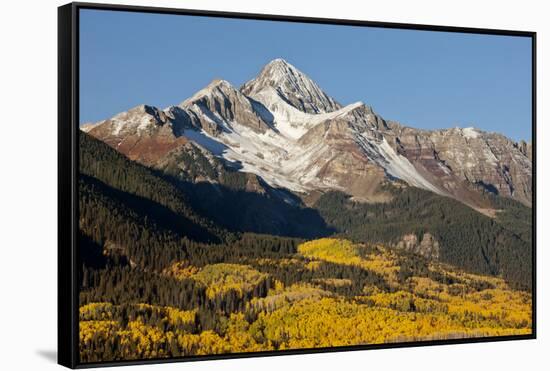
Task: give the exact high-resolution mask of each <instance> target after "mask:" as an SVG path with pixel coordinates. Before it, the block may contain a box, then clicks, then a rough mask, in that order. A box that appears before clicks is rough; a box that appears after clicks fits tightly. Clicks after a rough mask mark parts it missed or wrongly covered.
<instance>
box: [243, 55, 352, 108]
mask: <svg viewBox="0 0 550 371" xmlns="http://www.w3.org/2000/svg"><path fill="white" fill-rule="evenodd" d="M271 89H273V92H270V93H269V95H271V94H273V93H275V94H276V95H278V97H279V98H281V100H282V101H284V102H286V103H287V104H289V105H291V106H293V107H294V108H296V109H298V110H299V111H302V112H306V113H326V112H332V111H336V110H337V109H340V108H341V105H340V104H339V103H338V102H336V101H335V100H334V99H332V98H331V97H329V96H328V95H327V94H326V93H325V92H324V91H323V90H322V89H321V88H320V87H319V86H318V85H317V84H316V83H315V82H314V81H313V80H311V79H310V78H309V77H308V76H306V75H305V74H304V73H303V72H301V71H299V70H298V69H297V68H296V67H294V66H293V65H291V64H290V63H288V62H287V61H285V60H284V59H280V58H279V59H275V60H273V61H271V62H270V63H268V64H267V65H266V66H265V67H264V68H263V69H262V71H261V72H260V74H259V75H258V76H257V77H256V78H254V79H253V80H251V81H249V82H247V83H246V84H244V85H243V86H242V88H241V92H243V94H245V95H247V96H249V97H251V98H253V99H256V100H259V101H260V102H262V103H264V104H265V105H266V106H268V105H267V104H266V102H264V101H262V99H261V97H262V96H265V95H264V94H261V93H262V91H264V90H271ZM268 108H270V107H268Z"/></svg>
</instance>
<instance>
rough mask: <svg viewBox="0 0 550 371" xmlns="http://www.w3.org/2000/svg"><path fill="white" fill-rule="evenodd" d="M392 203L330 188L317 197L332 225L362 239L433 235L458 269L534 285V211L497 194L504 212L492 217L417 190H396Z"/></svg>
mask: <svg viewBox="0 0 550 371" xmlns="http://www.w3.org/2000/svg"><path fill="white" fill-rule="evenodd" d="M393 193H394V198H393V200H392V201H390V202H388V203H379V204H367V203H358V202H354V201H352V200H351V199H350V197H349V196H347V195H346V194H344V193H341V192H330V193H327V194H325V195H323V196H322V197H320V199H319V200H318V201H317V203H316V204H315V208H316V209H318V210H319V212H320V214H321V215H322V217H323V218H324V219H325V220H326V221H327V223H328V224H329V225H330V226H332V227H334V228H335V229H336V230H337V231H339V233H340V234H341V235H343V236H346V237H348V238H351V239H353V240H354V241H357V242H370V243H386V244H392V245H393V244H396V243H398V242H399V241H400V240H401V239H402V238H403V236H404V235H407V234H416V235H418V236H422V235H424V234H425V233H430V234H432V235H433V236H435V238H436V239H437V240H438V241H439V246H440V250H441V251H440V252H439V256H440V260H441V261H443V262H446V263H449V264H452V265H455V266H457V267H459V268H462V269H465V270H468V271H471V272H477V273H481V274H489V275H501V276H503V277H504V278H505V279H506V280H508V281H509V282H510V283H512V284H513V285H515V286H517V287H521V288H529V287H531V255H532V252H531V223H530V218H531V216H530V215H531V210H530V209H528V208H527V207H525V206H523V205H521V204H520V203H519V202H516V201H513V200H504V199H499V198H495V199H494V200H493V202H494V203H495V205H496V206H497V207H498V208H499V210H502V211H501V212H499V213H498V214H497V215H498V216H497V218H496V219H492V218H489V217H487V216H485V215H483V214H481V213H479V212H476V211H475V210H473V209H471V208H469V207H467V206H465V205H463V204H462V203H460V202H458V201H456V200H453V199H451V198H448V197H442V196H438V195H436V194H434V193H431V192H428V191H424V190H421V189H418V188H411V187H408V188H404V189H394V190H393Z"/></svg>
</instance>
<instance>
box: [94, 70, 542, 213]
mask: <svg viewBox="0 0 550 371" xmlns="http://www.w3.org/2000/svg"><path fill="white" fill-rule="evenodd" d="M83 130H84V131H86V132H87V133H89V134H90V135H92V136H94V137H96V138H98V139H100V140H102V141H104V142H106V143H108V144H109V145H111V146H112V147H114V148H116V149H118V150H119V151H120V152H122V153H124V154H126V155H127V156H128V157H129V158H131V159H134V160H136V161H139V162H142V163H144V164H146V165H148V166H153V167H154V166H155V164H157V163H158V162H159V161H162V159H164V158H166V156H167V155H168V154H169V153H170V151H173V150H176V148H178V147H181V146H183V145H185V143H186V142H187V141H192V142H194V143H196V144H197V145H198V146H200V147H201V148H203V149H204V150H207V151H209V152H211V153H212V154H213V155H214V156H216V157H218V158H221V159H223V160H224V161H226V163H227V164H228V166H230V167H233V168H234V169H235V170H238V171H241V172H250V173H253V174H256V175H257V176H259V177H261V178H262V179H264V180H265V181H266V182H267V183H268V184H270V185H271V186H274V187H282V188H286V189H289V190H291V191H293V192H296V193H298V194H308V193H310V192H316V191H321V192H324V191H327V190H337V191H344V192H346V193H348V194H350V195H352V196H354V197H356V198H357V199H359V200H364V201H367V202H379V201H384V200H387V198H388V195H387V194H386V193H385V192H384V190H383V185H384V184H386V183H395V182H398V183H400V182H401V183H404V184H406V185H409V186H414V187H419V188H423V189H426V190H429V191H432V192H434V193H437V194H440V195H445V196H448V197H452V198H455V199H457V200H460V201H462V202H463V203H465V204H467V205H469V206H471V207H473V208H476V209H478V210H481V211H482V210H484V209H486V208H487V207H488V204H487V202H486V200H485V198H484V197H483V194H484V193H486V192H489V193H493V194H497V195H501V196H504V197H508V198H512V199H516V200H518V201H520V202H522V203H523V204H525V205H527V206H530V205H531V196H530V194H531V187H532V185H531V183H532V175H531V169H532V163H531V158H530V157H531V155H530V153H531V152H530V151H531V150H530V146H529V145H528V144H527V143H526V144H522V143H516V142H514V141H512V140H510V139H508V138H506V137H505V136H503V135H501V134H495V133H487V132H484V131H481V130H479V129H475V128H463V129H460V128H451V129H442V130H422V129H415V128H411V127H407V126H404V125H401V124H399V123H396V122H394V121H386V120H385V119H384V118H382V117H381V116H380V115H378V114H376V113H375V112H374V110H373V109H372V108H371V107H370V106H367V105H365V104H364V103H362V102H356V103H353V104H350V105H347V106H342V105H340V104H339V103H337V102H336V101H335V100H334V99H332V98H330V97H329V96H328V95H327V94H326V93H325V92H324V91H323V90H322V89H321V88H320V87H319V86H318V85H317V84H316V83H315V82H314V81H313V80H311V79H310V78H309V77H307V75H305V74H304V73H302V72H301V71H299V70H298V69H297V68H296V67H294V66H292V65H291V64H289V63H288V62H287V61H285V60H283V59H276V60H274V61H272V62H270V63H268V64H267V65H266V66H264V68H262V70H261V71H260V74H259V75H258V76H257V77H256V78H254V79H252V80H250V81H248V82H247V83H245V84H243V86H242V87H241V88H240V89H237V88H235V87H233V86H232V85H231V84H230V83H229V82H227V81H226V80H221V79H216V80H213V81H212V82H211V83H209V84H208V85H207V86H206V87H205V88H203V89H201V90H199V91H198V92H197V93H196V94H194V95H193V96H191V97H190V98H187V99H185V100H184V101H183V102H182V103H181V104H180V105H177V106H170V107H168V108H166V109H165V110H160V109H158V108H155V107H152V106H147V105H142V106H138V107H136V108H133V109H131V110H129V111H127V112H122V113H120V114H117V115H115V116H114V117H113V118H111V119H108V120H104V121H100V122H99V123H96V124H95V125H87V126H86V127H85V128H83Z"/></svg>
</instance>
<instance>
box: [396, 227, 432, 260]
mask: <svg viewBox="0 0 550 371" xmlns="http://www.w3.org/2000/svg"><path fill="white" fill-rule="evenodd" d="M394 247H396V248H397V249H400V250H405V251H408V252H412V253H414V254H418V255H421V256H423V257H425V258H428V259H435V260H437V259H439V248H440V245H439V241H437V239H436V238H435V237H434V236H432V235H431V234H430V233H424V235H422V237H421V239H420V240H419V239H418V237H417V236H416V235H415V234H406V235H404V236H403V237H402V238H401V240H400V241H399V242H397V243H396V244H395V245H394Z"/></svg>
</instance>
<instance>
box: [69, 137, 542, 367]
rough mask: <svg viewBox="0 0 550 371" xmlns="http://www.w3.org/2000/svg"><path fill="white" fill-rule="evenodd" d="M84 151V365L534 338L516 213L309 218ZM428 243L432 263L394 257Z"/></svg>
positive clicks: (321, 209) (330, 206)
mask: <svg viewBox="0 0 550 371" xmlns="http://www.w3.org/2000/svg"><path fill="white" fill-rule="evenodd" d="M79 144H80V166H81V175H80V177H79V227H80V239H79V241H80V243H79V247H80V248H79V256H80V263H81V270H80V275H79V280H80V357H81V361H82V362H98V361H108V360H121V359H125V360H128V359H143V358H162V357H176V356H188V355H201V354H216V353H228V352H251V351H262V350H284V349H296V348H313V347H326V346H339V345H356V344H375V343H387V342H402V341H421V340H433V339H449V338H462V337H480V336H497V335H511V334H528V333H530V331H531V325H532V323H531V293H530V292H529V290H528V289H527V288H528V286H529V280H528V278H529V277H528V274H527V273H528V271H529V270H530V265H528V264H529V262H530V250H529V246H530V245H529V242H530V239H531V236H530V233H529V228H528V224H527V223H528V222H527V221H526V222H525V223H524V224H521V225H514V223H513V220H514V219H515V218H516V217H517V215H525V214H526V211H525V210H524V209H523V207H522V206H521V205H519V204H517V203H510V202H508V203H505V204H502V206H501V208H502V210H503V211H502V213H501V214H499V215H498V217H497V218H496V219H490V218H486V217H483V216H481V214H478V213H476V212H475V211H473V210H471V209H469V208H467V207H463V205H462V204H459V203H456V202H454V201H452V200H450V199H447V198H443V197H439V196H433V194H431V193H427V192H424V191H419V190H416V189H414V188H410V189H408V190H403V191H401V192H400V193H396V195H395V197H394V199H393V201H391V202H389V203H385V204H359V203H355V202H352V201H351V200H350V199H349V198H348V196H346V195H344V194H341V193H333V192H331V193H327V194H325V195H323V196H322V197H321V198H320V199H319V200H318V202H317V203H316V204H315V205H314V207H312V208H307V207H305V206H304V205H303V204H301V201H299V200H297V197H293V198H291V199H287V200H286V201H285V198H284V197H279V196H278V193H277V192H278V190H277V189H275V188H271V187H268V186H265V187H263V186H262V188H261V190H262V191H261V192H258V189H250V188H247V184H248V183H246V182H244V183H243V182H242V181H244V178H243V179H241V177H242V176H243V175H242V174H241V175H239V176H238V179H237V180H236V181H234V182H230V183H223V182H222V183H220V184H215V185H213V184H205V185H201V186H197V185H196V184H195V183H193V182H190V181H189V179H184V178H181V177H179V176H178V174H177V173H175V172H167V173H164V172H162V170H161V169H149V168H147V167H144V166H142V165H139V164H137V163H135V162H132V161H130V160H128V159H127V158H126V157H124V156H123V155H121V154H120V153H118V152H117V151H115V150H114V149H112V148H110V147H108V146H107V145H105V144H104V143H102V142H99V141H97V140H95V139H93V138H91V137H89V136H87V135H86V134H83V133H81V136H80V143H79ZM225 172H227V174H231V172H230V171H229V170H227V169H225V170H223V171H222V174H225ZM227 174H226V175H224V176H226V177H231V176H232V175H227ZM245 176H246V175H245ZM246 179H248V178H246ZM248 180H250V179H248ZM214 192H216V193H214ZM209 195H210V196H209ZM495 202H499V201H495ZM201 204H202V205H203V207H202V208H201V207H200V205H201ZM270 208H274V210H273V211H272V213H268V212H267V211H266V210H269V209H270ZM258 213H260V214H262V213H263V215H264V216H263V218H262V219H260V220H258V218H257V217H256V216H257V215H259V214H258ZM246 215H248V216H246ZM281 215H288V220H278V219H277V218H280V216H281ZM240 216H243V218H244V219H243V220H246V221H247V223H246V224H242V225H241V224H239V221H240V220H241V219H239V217H240ZM272 218H274V219H273V224H271V225H270V224H269V221H270V220H272ZM305 220H310V221H311V220H313V222H312V223H310V224H308V225H307V227H305V228H304V229H301V227H302V224H300V223H301V222H302V221H305ZM255 221H257V223H255ZM255 232H262V233H255ZM269 232H271V233H269ZM427 232H430V233H431V234H433V235H434V236H435V237H436V238H437V239H438V240H439V241H440V244H441V247H440V250H441V251H440V257H439V258H438V259H434V258H430V257H429V256H422V255H418V254H415V253H411V252H410V251H406V250H404V249H399V248H397V247H396V246H397V245H396V244H395V243H396V242H398V240H399V239H400V238H401V237H402V236H403V235H405V234H410V233H416V234H418V235H420V236H422V235H424V234H425V233H427ZM328 235H330V236H332V238H321V239H316V238H317V237H321V236H328ZM520 289H522V290H520Z"/></svg>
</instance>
